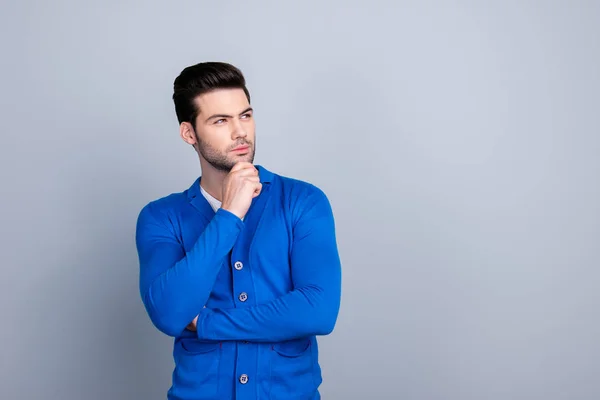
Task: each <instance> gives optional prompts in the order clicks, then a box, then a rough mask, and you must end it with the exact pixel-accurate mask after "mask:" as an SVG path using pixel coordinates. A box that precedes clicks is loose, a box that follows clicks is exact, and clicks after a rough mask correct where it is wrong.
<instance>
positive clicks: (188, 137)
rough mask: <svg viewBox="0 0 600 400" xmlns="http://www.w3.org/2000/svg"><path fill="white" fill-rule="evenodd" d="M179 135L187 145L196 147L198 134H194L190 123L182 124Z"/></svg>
mask: <svg viewBox="0 0 600 400" xmlns="http://www.w3.org/2000/svg"><path fill="white" fill-rule="evenodd" d="M179 135H180V136H181V138H182V139H183V141H184V142H186V143H187V144H189V145H191V146H195V145H196V133H195V132H194V128H193V127H192V124H190V123H189V122H182V123H181V125H179Z"/></svg>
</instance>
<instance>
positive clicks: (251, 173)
mask: <svg viewBox="0 0 600 400" xmlns="http://www.w3.org/2000/svg"><path fill="white" fill-rule="evenodd" d="M235 174H236V175H237V176H241V177H250V176H251V177H258V171H255V170H253V169H249V168H244V169H240V170H238V171H235Z"/></svg>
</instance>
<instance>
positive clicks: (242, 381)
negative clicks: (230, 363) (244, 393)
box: [240, 374, 248, 385]
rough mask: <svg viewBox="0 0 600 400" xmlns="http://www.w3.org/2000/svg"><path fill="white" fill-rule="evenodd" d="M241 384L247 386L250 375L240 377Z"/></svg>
mask: <svg viewBox="0 0 600 400" xmlns="http://www.w3.org/2000/svg"><path fill="white" fill-rule="evenodd" d="M240 383H241V384H242V385H245V384H246V383H248V375H246V374H242V375H240Z"/></svg>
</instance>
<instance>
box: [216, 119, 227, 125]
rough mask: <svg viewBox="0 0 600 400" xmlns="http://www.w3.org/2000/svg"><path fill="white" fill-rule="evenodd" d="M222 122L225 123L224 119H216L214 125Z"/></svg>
mask: <svg viewBox="0 0 600 400" xmlns="http://www.w3.org/2000/svg"><path fill="white" fill-rule="evenodd" d="M223 122H225V120H224V119H218V120H216V121H215V124H222V123H223Z"/></svg>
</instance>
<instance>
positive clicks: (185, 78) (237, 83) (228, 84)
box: [173, 61, 250, 129]
mask: <svg viewBox="0 0 600 400" xmlns="http://www.w3.org/2000/svg"><path fill="white" fill-rule="evenodd" d="M217 89H243V90H244V93H246V97H247V98H248V102H250V93H249V92H248V89H247V88H246V79H245V78H244V75H243V74H242V72H241V71H240V70H239V69H238V68H236V67H235V66H233V65H231V64H228V63H225V62H216V61H210V62H202V63H199V64H196V65H191V66H189V67H186V68H185V69H184V70H183V71H181V73H180V74H179V76H178V77H177V78H175V82H174V84H173V102H174V103H175V113H176V114H177V120H178V121H179V123H180V124H181V123H182V122H189V123H191V124H192V126H193V127H194V129H195V128H196V126H195V122H196V117H197V116H198V114H199V113H200V110H198V107H197V106H196V103H195V102H194V99H195V98H196V97H198V96H199V95H201V94H203V93H207V92H210V91H213V90H217Z"/></svg>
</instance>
